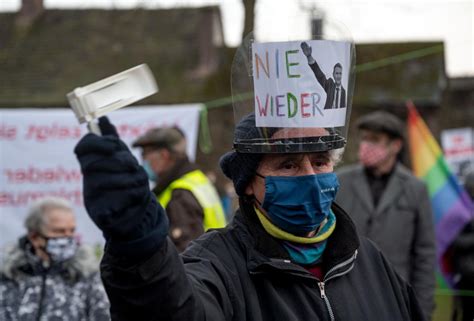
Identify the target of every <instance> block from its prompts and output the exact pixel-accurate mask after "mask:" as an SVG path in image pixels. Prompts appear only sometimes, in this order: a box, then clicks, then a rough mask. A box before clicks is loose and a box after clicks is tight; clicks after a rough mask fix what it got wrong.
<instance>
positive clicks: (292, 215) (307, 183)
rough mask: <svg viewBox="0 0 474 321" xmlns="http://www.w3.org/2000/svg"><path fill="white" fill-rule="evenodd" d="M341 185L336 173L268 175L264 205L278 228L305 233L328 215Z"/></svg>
mask: <svg viewBox="0 0 474 321" xmlns="http://www.w3.org/2000/svg"><path fill="white" fill-rule="evenodd" d="M338 189H339V182H338V180H337V176H336V174H335V173H324V174H316V175H305V176H267V177H265V198H264V201H263V204H262V208H263V209H264V210H265V211H266V212H267V214H268V216H269V218H270V220H271V221H272V223H273V224H275V225H276V226H278V227H279V228H281V229H283V230H285V231H287V232H289V233H291V234H294V235H304V234H306V233H309V232H311V231H314V230H316V228H317V227H318V226H319V225H320V224H321V222H322V221H323V220H324V219H325V218H326V217H328V215H329V212H330V209H331V204H332V202H333V201H334V198H335V197H336V193H337V190H338Z"/></svg>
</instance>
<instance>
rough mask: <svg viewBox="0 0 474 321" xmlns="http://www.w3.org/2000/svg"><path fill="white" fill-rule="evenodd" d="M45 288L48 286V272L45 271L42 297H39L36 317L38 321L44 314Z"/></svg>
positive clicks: (42, 281)
mask: <svg viewBox="0 0 474 321" xmlns="http://www.w3.org/2000/svg"><path fill="white" fill-rule="evenodd" d="M45 288H46V273H43V275H42V280H41V291H40V298H39V303H38V315H37V317H36V320H37V321H40V320H41V315H42V314H43V301H44V293H45Z"/></svg>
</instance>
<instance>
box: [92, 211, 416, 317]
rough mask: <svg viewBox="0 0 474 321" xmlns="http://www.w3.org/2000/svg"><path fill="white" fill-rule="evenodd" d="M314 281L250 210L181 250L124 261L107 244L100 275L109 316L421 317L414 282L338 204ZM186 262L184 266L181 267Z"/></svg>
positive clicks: (167, 244) (165, 247)
mask: <svg viewBox="0 0 474 321" xmlns="http://www.w3.org/2000/svg"><path fill="white" fill-rule="evenodd" d="M333 211H334V212H335V214H336V220H337V221H336V222H337V223H336V228H335V231H334V233H333V234H332V235H331V237H330V238H329V240H328V243H327V247H326V250H325V252H324V256H323V267H324V270H325V276H324V279H323V280H318V279H317V278H315V277H314V276H313V275H312V274H310V273H309V272H308V271H307V270H305V269H304V268H302V267H301V266H298V265H296V264H293V263H292V262H291V261H290V259H289V257H288V254H287V253H286V252H285V250H284V249H283V248H282V247H281V245H280V244H279V242H278V241H277V240H276V239H274V238H273V237H271V236H270V235H268V234H267V233H266V232H265V230H264V229H263V227H262V226H261V225H260V223H259V221H258V219H257V218H256V215H255V213H254V210H253V207H252V206H251V205H249V204H247V203H245V202H241V210H240V211H238V212H237V213H236V215H235V218H234V220H233V222H232V223H231V224H230V225H229V226H228V227H227V228H225V229H221V230H214V231H211V232H208V233H206V234H204V235H203V236H201V237H200V238H199V239H197V240H195V241H193V242H192V243H191V245H190V246H189V247H188V248H187V249H186V251H185V252H184V253H183V254H182V255H181V256H179V255H178V253H177V251H176V249H175V248H174V246H173V244H172V242H171V241H170V240H169V239H168V241H167V242H165V243H164V245H163V246H162V247H161V248H160V250H159V251H158V252H156V253H155V254H154V255H152V257H150V258H149V259H148V260H147V261H145V262H142V263H138V264H130V262H127V261H126V259H125V258H118V257H113V256H112V255H111V254H110V253H108V251H107V250H106V253H105V256H104V259H103V261H102V267H101V268H102V277H103V281H104V284H105V286H106V290H107V292H108V295H109V298H110V301H111V313H112V318H113V320H176V321H177V320H183V321H192V320H208V321H214V320H216V321H224V320H236V321H237V320H239V321H240V320H258V321H263V320H272V321H275V320H284V321H291V320H314V321H316V320H354V321H355V320H361V321H362V320H363V321H370V320H374V321H375V320H376V321H391V320H393V321H396V320H400V321H407V320H423V316H422V312H421V309H420V307H419V305H418V302H417V300H416V298H415V295H414V292H413V291H412V288H411V287H410V286H409V285H408V284H407V283H406V282H405V281H403V280H402V279H401V278H400V277H399V276H398V274H396V272H394V270H393V268H392V267H391V266H390V264H389V263H388V262H387V260H386V259H385V258H384V257H383V255H382V254H381V252H380V251H379V250H378V249H376V248H375V246H374V245H373V243H371V242H370V241H368V240H366V239H362V240H361V241H359V238H358V236H357V233H356V230H355V227H354V224H353V223H352V221H351V220H350V218H349V217H348V215H347V214H346V213H345V212H344V211H343V210H342V209H341V208H340V207H338V206H337V205H333ZM183 263H184V264H183Z"/></svg>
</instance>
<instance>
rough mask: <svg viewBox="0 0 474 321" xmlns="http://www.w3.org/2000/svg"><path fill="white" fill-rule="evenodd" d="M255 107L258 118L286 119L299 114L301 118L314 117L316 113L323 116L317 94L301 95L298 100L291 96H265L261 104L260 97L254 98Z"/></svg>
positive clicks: (319, 96) (288, 94)
mask: <svg viewBox="0 0 474 321" xmlns="http://www.w3.org/2000/svg"><path fill="white" fill-rule="evenodd" d="M255 99H256V106H257V107H258V112H259V116H260V117H268V116H271V117H287V118H293V117H295V116H297V115H298V114H301V117H302V118H309V117H314V116H316V112H318V114H319V115H320V116H323V113H322V112H321V109H320V108H319V106H318V104H319V102H320V101H321V95H319V94H318V93H302V94H300V96H299V102H298V98H297V97H296V96H295V95H294V94H292V93H287V94H286V95H275V96H272V95H270V94H266V95H265V99H264V101H265V103H264V104H263V102H262V100H261V99H260V97H259V96H258V95H257V96H255Z"/></svg>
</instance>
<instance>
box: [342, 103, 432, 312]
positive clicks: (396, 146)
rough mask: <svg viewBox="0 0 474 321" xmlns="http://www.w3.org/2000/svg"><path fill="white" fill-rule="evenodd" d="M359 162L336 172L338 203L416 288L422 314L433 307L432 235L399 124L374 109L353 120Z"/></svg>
mask: <svg viewBox="0 0 474 321" xmlns="http://www.w3.org/2000/svg"><path fill="white" fill-rule="evenodd" d="M356 125H357V128H358V130H359V152H358V156H359V161H360V164H357V165H351V166H347V167H343V168H341V169H340V170H339V171H338V177H339V180H340V184H341V186H340V189H339V193H338V194H337V202H338V203H339V204H340V205H341V206H342V207H343V208H344V209H348V210H350V212H351V215H352V219H353V220H354V223H355V224H356V226H357V229H358V230H359V232H360V233H361V234H362V235H364V236H367V237H368V238H369V239H371V240H372V241H374V242H375V243H376V244H377V245H378V246H379V247H380V249H381V250H382V252H384V254H385V255H386V256H387V257H388V259H389V260H390V261H391V263H392V264H393V265H394V267H395V269H396V270H397V272H398V273H400V275H402V276H403V277H404V278H405V279H406V280H407V281H408V282H409V283H410V284H411V285H412V286H413V287H414V289H415V291H416V293H417V296H418V299H419V301H420V304H421V306H422V308H423V311H424V313H425V315H426V316H427V319H428V320H430V318H431V314H432V312H433V309H434V300H433V299H434V289H435V238H434V227H433V219H432V211H431V207H430V201H429V196H428V192H427V189H426V186H425V184H424V183H422V182H421V181H420V180H419V179H417V178H415V177H414V176H413V175H412V174H411V173H410V171H409V170H408V169H407V168H405V167H404V166H403V165H402V164H401V163H400V162H399V160H400V158H401V155H402V150H403V147H404V142H405V140H404V126H403V124H402V122H401V121H400V120H399V119H398V118H397V117H396V116H394V115H392V114H390V113H388V112H384V111H377V112H373V113H369V114H367V115H365V116H362V117H361V118H359V119H358V121H357V122H356Z"/></svg>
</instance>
